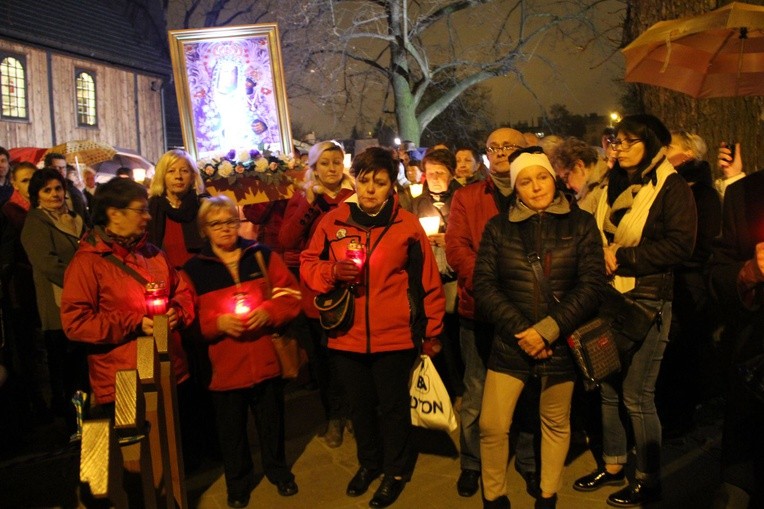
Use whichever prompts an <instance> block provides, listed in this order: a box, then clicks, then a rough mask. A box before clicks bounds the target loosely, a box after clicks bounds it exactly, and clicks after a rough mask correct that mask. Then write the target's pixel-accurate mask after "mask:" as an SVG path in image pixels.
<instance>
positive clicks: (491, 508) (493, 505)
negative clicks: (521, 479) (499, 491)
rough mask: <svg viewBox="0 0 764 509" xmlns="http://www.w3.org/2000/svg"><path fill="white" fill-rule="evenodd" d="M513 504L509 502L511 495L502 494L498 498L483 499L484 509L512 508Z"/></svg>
mask: <svg viewBox="0 0 764 509" xmlns="http://www.w3.org/2000/svg"><path fill="white" fill-rule="evenodd" d="M511 507H512V504H510V503H509V497H508V496H506V495H502V496H500V497H499V498H497V499H496V500H486V499H483V509H510V508H511Z"/></svg>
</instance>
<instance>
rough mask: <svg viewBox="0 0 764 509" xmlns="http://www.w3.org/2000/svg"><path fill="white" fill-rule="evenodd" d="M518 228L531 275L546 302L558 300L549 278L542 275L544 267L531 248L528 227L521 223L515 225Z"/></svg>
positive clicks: (531, 243) (539, 257)
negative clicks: (531, 271)
mask: <svg viewBox="0 0 764 509" xmlns="http://www.w3.org/2000/svg"><path fill="white" fill-rule="evenodd" d="M517 227H518V229H519V230H520V237H521V238H522V240H523V247H525V253H526V256H527V257H528V263H529V264H530V265H531V269H532V270H533V276H534V277H535V278H536V281H537V282H538V284H539V287H540V288H541V292H542V293H543V294H544V298H545V299H546V300H547V303H548V304H550V305H551V304H554V303H557V302H560V301H559V299H557V297H556V296H555V295H554V292H552V287H551V286H550V285H549V280H548V279H547V278H546V276H545V275H544V269H543V267H541V256H539V254H538V253H537V252H536V250H535V249H533V248H532V246H533V242H532V241H531V239H530V230H531V228H530V227H526V228H523V227H522V225H520V224H518V225H517Z"/></svg>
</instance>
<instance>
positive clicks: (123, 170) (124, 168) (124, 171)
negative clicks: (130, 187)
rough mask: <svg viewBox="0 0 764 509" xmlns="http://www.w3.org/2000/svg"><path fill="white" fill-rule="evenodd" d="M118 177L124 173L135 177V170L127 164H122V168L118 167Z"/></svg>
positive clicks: (128, 176)
mask: <svg viewBox="0 0 764 509" xmlns="http://www.w3.org/2000/svg"><path fill="white" fill-rule="evenodd" d="M116 175H117V177H121V176H122V175H124V176H126V177H127V178H133V170H132V169H130V168H127V167H126V166H122V167H121V168H117V173H116Z"/></svg>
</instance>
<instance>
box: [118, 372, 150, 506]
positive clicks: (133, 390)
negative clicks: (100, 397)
mask: <svg viewBox="0 0 764 509" xmlns="http://www.w3.org/2000/svg"><path fill="white" fill-rule="evenodd" d="M115 389H116V399H115V404H114V430H115V431H116V432H117V436H118V437H119V439H120V449H121V451H122V461H123V465H124V467H125V470H126V471H128V472H131V473H135V474H138V475H139V476H140V478H141V489H142V491H143V506H144V507H145V508H146V509H156V507H157V497H156V492H155V490H154V472H153V468H152V465H151V451H150V449H149V439H148V436H147V430H146V403H145V401H144V396H143V390H142V388H141V384H140V381H139V379H138V370H136V369H130V370H121V371H117V377H116V380H115Z"/></svg>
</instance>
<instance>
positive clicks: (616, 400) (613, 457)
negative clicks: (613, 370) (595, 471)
mask: <svg viewBox="0 0 764 509" xmlns="http://www.w3.org/2000/svg"><path fill="white" fill-rule="evenodd" d="M646 303H647V304H648V305H651V304H653V303H652V302H650V301H647V302H646ZM670 325H671V302H666V303H664V304H663V309H662V316H661V322H660V324H655V325H653V327H652V328H651V329H650V331H649V332H648V333H647V337H646V338H645V341H644V342H643V343H642V346H641V347H640V348H639V350H637V352H636V353H635V354H634V357H633V358H632V361H631V364H630V365H629V366H628V367H627V368H626V371H625V372H622V373H621V376H620V377H619V378H618V379H616V380H611V381H610V382H605V383H603V384H602V388H601V396H602V445H603V454H602V459H603V460H604V461H605V463H606V464H620V465H623V464H625V463H626V460H627V455H628V450H627V445H626V429H625V426H624V423H623V422H622V421H621V416H620V414H619V407H620V403H621V401H623V406H624V407H625V408H626V412H627V413H628V416H629V420H630V421H631V427H632V429H633V430H634V446H635V449H636V458H637V465H636V474H635V477H636V478H637V479H638V480H645V481H657V480H658V477H659V473H660V461H661V423H660V420H659V419H658V412H657V411H656V409H655V381H656V380H657V379H658V372H659V371H660V368H661V360H662V359H663V351H664V350H665V349H666V344H667V343H668V333H669V328H670Z"/></svg>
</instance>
